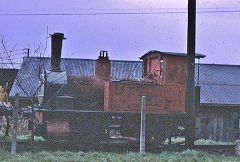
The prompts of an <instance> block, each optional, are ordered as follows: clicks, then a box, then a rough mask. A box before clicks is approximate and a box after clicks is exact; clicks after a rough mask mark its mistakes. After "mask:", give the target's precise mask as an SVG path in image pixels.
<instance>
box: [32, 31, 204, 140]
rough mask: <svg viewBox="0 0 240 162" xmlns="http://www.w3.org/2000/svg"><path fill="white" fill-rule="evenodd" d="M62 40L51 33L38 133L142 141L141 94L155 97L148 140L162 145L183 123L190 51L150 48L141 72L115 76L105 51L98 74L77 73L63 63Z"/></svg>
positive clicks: (150, 104) (37, 114) (40, 94)
mask: <svg viewBox="0 0 240 162" xmlns="http://www.w3.org/2000/svg"><path fill="white" fill-rule="evenodd" d="M63 39H65V38H64V35H63V34H62V33H54V34H53V35H51V40H52V41H51V69H49V70H44V71H43V72H42V74H41V77H40V80H39V91H38V99H39V103H40V106H38V107H36V108H35V123H36V125H37V127H36V131H35V132H36V134H37V135H41V136H42V137H44V138H47V139H66V140H72V141H76V142H78V143H81V144H89V143H95V144H96V143H99V142H101V141H104V140H109V139H111V138H122V139H132V140H138V139H139V132H140V112H141V97H142V96H150V97H151V102H148V103H147V107H146V113H147V114H146V142H147V144H149V145H160V144H162V143H163V142H164V141H165V139H166V138H167V137H168V136H169V135H170V134H174V133H176V132H177V131H178V128H179V126H182V127H184V124H185V121H186V113H185V91H186V85H185V84H186V54H183V53H170V52H160V51H150V52H148V53H146V54H144V55H143V56H142V57H141V58H140V59H141V60H142V61H141V62H140V63H141V64H142V77H140V78H128V77H126V78H116V77H112V76H111V60H110V59H109V56H108V52H107V51H101V52H100V55H99V57H98V59H97V60H96V62H95V69H94V71H95V73H94V75H93V76H76V75H75V76H74V75H68V74H67V72H66V71H62V70H61V68H60V64H61V48H62V40H63ZM196 57H197V58H203V57H204V55H201V54H196ZM129 72H130V73H131V71H129Z"/></svg>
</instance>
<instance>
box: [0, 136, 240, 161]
mask: <svg viewBox="0 0 240 162" xmlns="http://www.w3.org/2000/svg"><path fill="white" fill-rule="evenodd" d="M29 137H30V136H26V135H19V136H18V141H26V140H28V139H29ZM181 140H183V139H181V138H178V139H175V141H173V142H179V141H181ZM0 141H1V142H3V141H6V143H5V144H3V143H1V144H2V145H1V144H0V161H14V162H15V161H19V162H20V161H21V162H22V161H26V162H27V161H29V162H30V161H31V162H32V161H86V162H92V161H96V162H99V161H103V162H105V161H106V162H121V161H125V162H128V161H134V162H135V161H136V162H137V161H144V162H154V161H165V162H180V161H186V162H198V161H199V162H201V161H202V162H205V161H208V162H215V161H224V162H225V161H236V162H237V161H240V157H237V156H224V155H221V154H218V155H214V154H210V153H207V152H202V151H195V150H185V151H182V152H173V151H165V152H162V153H155V154H154V153H144V154H140V153H138V152H126V151H125V152H121V153H115V152H114V151H115V150H114V149H113V150H111V152H107V151H104V152H91V151H90V152H82V151H79V149H78V150H73V149H67V150H71V151H64V150H63V149H61V148H60V147H59V145H52V147H51V148H50V149H49V148H46V145H47V144H46V143H47V141H44V140H43V139H42V138H40V137H37V138H36V145H35V146H34V148H35V152H34V153H31V152H30V151H31V149H29V146H28V147H26V146H23V145H22V146H21V145H20V144H19V145H18V147H17V155H11V154H10V149H9V148H10V146H9V145H10V141H11V137H6V138H5V139H4V138H3V134H0ZM210 143H212V141H207V140H205V141H204V140H200V141H198V144H210ZM39 144H40V145H44V146H45V147H42V148H41V146H40V145H39ZM214 144H216V143H214ZM221 144H225V143H221ZM230 144H231V143H230ZM60 145H61V146H62V145H63V144H60ZM66 147H71V146H66Z"/></svg>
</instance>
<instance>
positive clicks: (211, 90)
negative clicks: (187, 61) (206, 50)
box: [195, 64, 240, 105]
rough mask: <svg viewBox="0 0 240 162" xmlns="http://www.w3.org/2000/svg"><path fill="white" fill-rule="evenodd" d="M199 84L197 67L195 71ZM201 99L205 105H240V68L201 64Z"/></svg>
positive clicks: (236, 66)
mask: <svg viewBox="0 0 240 162" xmlns="http://www.w3.org/2000/svg"><path fill="white" fill-rule="evenodd" d="M195 74H196V75H195V76H196V77H195V80H196V83H197V67H196V70H195ZM199 85H200V86H201V93H200V99H201V101H200V102H201V103H205V104H222V105H228V104H229V105H234V104H240V66H238V65H219V64H200V66H199Z"/></svg>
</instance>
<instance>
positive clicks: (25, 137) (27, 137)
mask: <svg viewBox="0 0 240 162" xmlns="http://www.w3.org/2000/svg"><path fill="white" fill-rule="evenodd" d="M30 139H31V135H17V141H28V140H30ZM34 140H35V141H44V139H43V138H42V137H38V136H35V137H34ZM0 141H4V142H11V141H12V135H9V136H6V137H4V134H3V133H0Z"/></svg>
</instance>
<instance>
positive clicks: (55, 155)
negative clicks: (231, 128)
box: [0, 150, 240, 162]
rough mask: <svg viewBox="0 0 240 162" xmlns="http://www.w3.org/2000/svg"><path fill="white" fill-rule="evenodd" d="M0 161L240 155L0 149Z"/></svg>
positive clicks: (194, 160)
mask: <svg viewBox="0 0 240 162" xmlns="http://www.w3.org/2000/svg"><path fill="white" fill-rule="evenodd" d="M0 161H86V162H92V161H98V162H99V161H103V162H104V161H106V162H121V161H126V162H128V161H129V162H130V161H134V162H137V161H144V162H145V161H146V162H154V161H165V162H176V161H179V162H180V161H185V162H198V161H199V162H201V161H202V162H205V161H208V162H213V161H214V162H215V161H217V162H218V161H224V162H225V161H240V157H232V156H231V157H230V156H229V157H223V156H218V155H211V154H208V153H206V152H201V151H194V150H186V151H183V152H162V153H159V154H151V153H144V154H139V153H120V154H119V153H98V152H88V153H84V152H75V153H74V152H69V151H66V152H63V151H55V152H44V151H41V152H38V153H30V152H24V153H20V154H17V155H10V153H9V152H5V151H0Z"/></svg>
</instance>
